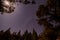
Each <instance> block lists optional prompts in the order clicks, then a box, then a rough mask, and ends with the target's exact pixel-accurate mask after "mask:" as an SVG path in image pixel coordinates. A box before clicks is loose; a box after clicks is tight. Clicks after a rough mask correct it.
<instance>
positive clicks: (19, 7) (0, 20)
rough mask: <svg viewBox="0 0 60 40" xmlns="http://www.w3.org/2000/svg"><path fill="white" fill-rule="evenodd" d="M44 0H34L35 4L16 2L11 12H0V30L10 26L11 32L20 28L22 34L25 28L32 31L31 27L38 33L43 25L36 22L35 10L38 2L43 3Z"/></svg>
mask: <svg viewBox="0 0 60 40" xmlns="http://www.w3.org/2000/svg"><path fill="white" fill-rule="evenodd" d="M45 3H46V0H36V4H34V5H32V4H27V5H25V4H19V3H17V4H16V9H15V11H14V12H13V13H11V14H7V13H4V14H3V15H1V14H0V30H7V29H8V28H11V32H14V31H15V32H18V31H19V30H21V33H22V34H23V33H24V32H25V31H26V30H28V31H29V32H32V30H33V28H34V29H35V30H36V32H37V33H38V34H40V33H41V32H42V30H43V27H42V26H41V27H40V25H38V24H37V21H36V11H37V10H38V6H39V5H40V4H45Z"/></svg>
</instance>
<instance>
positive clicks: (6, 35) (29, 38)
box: [0, 28, 38, 40]
mask: <svg viewBox="0 0 60 40" xmlns="http://www.w3.org/2000/svg"><path fill="white" fill-rule="evenodd" d="M37 39H38V36H37V33H36V32H35V30H33V33H28V31H27V30H26V31H25V33H24V34H23V35H21V34H20V31H19V32H18V33H16V32H13V33H11V32H10V28H9V29H8V30H6V31H5V32H4V31H3V30H1V31H0V40H37Z"/></svg>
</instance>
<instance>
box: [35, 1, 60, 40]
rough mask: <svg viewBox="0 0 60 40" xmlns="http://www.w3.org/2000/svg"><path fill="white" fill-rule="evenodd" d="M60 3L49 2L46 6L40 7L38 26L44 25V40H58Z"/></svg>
mask: <svg viewBox="0 0 60 40" xmlns="http://www.w3.org/2000/svg"><path fill="white" fill-rule="evenodd" d="M59 3H60V1H59V0H47V4H46V5H40V6H39V8H38V10H37V12H36V15H37V17H38V19H37V21H38V24H40V25H44V28H45V30H44V32H43V34H42V36H41V37H40V38H42V39H43V40H56V38H57V36H58V34H60V32H59V31H60V29H59V28H60V25H59V24H60V5H59Z"/></svg>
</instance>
